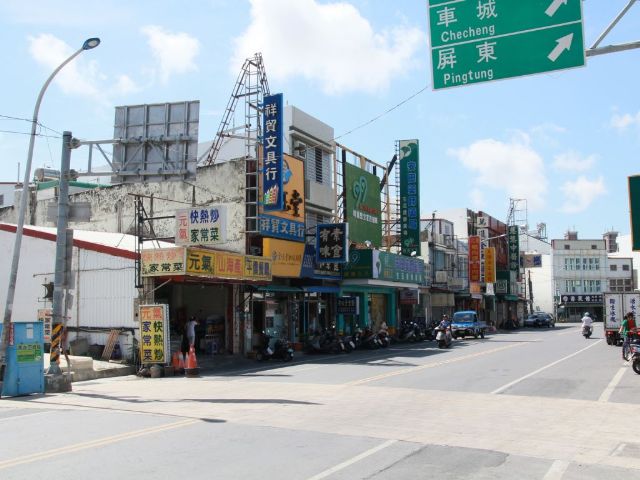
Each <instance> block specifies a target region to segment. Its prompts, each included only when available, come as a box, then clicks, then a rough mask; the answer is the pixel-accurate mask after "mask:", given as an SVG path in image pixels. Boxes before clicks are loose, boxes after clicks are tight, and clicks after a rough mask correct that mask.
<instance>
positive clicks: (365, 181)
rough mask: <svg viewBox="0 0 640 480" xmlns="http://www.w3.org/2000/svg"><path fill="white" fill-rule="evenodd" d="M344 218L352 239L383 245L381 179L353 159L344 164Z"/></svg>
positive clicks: (377, 245) (358, 241) (357, 241)
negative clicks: (356, 164)
mask: <svg viewBox="0 0 640 480" xmlns="http://www.w3.org/2000/svg"><path fill="white" fill-rule="evenodd" d="M344 188H345V219H346V221H347V223H348V224H349V240H351V241H352V242H356V243H365V242H366V241H367V240H368V241H370V242H371V244H372V245H373V246H374V247H379V246H381V245H382V222H381V217H380V179H379V178H378V177H377V176H375V175H373V174H371V173H369V172H367V171H366V170H363V169H362V168H358V167H356V166H354V165H351V164H350V163H346V164H345V167H344Z"/></svg>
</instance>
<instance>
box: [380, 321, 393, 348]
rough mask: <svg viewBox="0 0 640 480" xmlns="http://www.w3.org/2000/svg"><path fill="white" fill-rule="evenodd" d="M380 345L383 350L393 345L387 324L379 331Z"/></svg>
mask: <svg viewBox="0 0 640 480" xmlns="http://www.w3.org/2000/svg"><path fill="white" fill-rule="evenodd" d="M378 343H379V344H380V346H381V347H383V348H386V347H388V346H389V345H391V337H390V336H389V330H388V328H387V324H386V323H385V324H383V325H382V326H381V327H380V330H379V331H378Z"/></svg>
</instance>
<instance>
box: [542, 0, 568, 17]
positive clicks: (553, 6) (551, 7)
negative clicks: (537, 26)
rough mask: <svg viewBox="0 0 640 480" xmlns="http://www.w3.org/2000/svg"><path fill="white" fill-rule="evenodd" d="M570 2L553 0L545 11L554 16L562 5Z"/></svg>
mask: <svg viewBox="0 0 640 480" xmlns="http://www.w3.org/2000/svg"><path fill="white" fill-rule="evenodd" d="M567 3H569V0H553V2H551V5H549V8H547V9H546V10H545V11H544V13H546V14H547V15H548V16H549V17H553V16H554V15H555V14H556V12H557V11H558V9H559V8H560V6H561V5H566V4H567Z"/></svg>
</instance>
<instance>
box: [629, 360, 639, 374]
mask: <svg viewBox="0 0 640 480" xmlns="http://www.w3.org/2000/svg"><path fill="white" fill-rule="evenodd" d="M631 366H632V367H633V371H634V372H636V373H637V374H638V375H640V358H636V359H635V360H634V361H633V364H632V365H631Z"/></svg>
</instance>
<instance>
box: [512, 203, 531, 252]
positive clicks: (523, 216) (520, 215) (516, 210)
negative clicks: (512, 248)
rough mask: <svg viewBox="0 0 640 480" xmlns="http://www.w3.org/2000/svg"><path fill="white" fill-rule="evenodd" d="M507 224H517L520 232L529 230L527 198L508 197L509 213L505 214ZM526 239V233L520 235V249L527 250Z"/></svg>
mask: <svg viewBox="0 0 640 480" xmlns="http://www.w3.org/2000/svg"><path fill="white" fill-rule="evenodd" d="M507 225H517V226H518V229H519V232H520V233H528V232H529V212H528V209H527V200H526V199H525V198H510V199H509V214H508V215H507ZM528 239H529V236H528V235H521V236H520V242H521V243H520V250H525V251H526V250H528V248H529V242H528ZM523 240H524V242H523ZM523 243H524V245H523Z"/></svg>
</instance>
